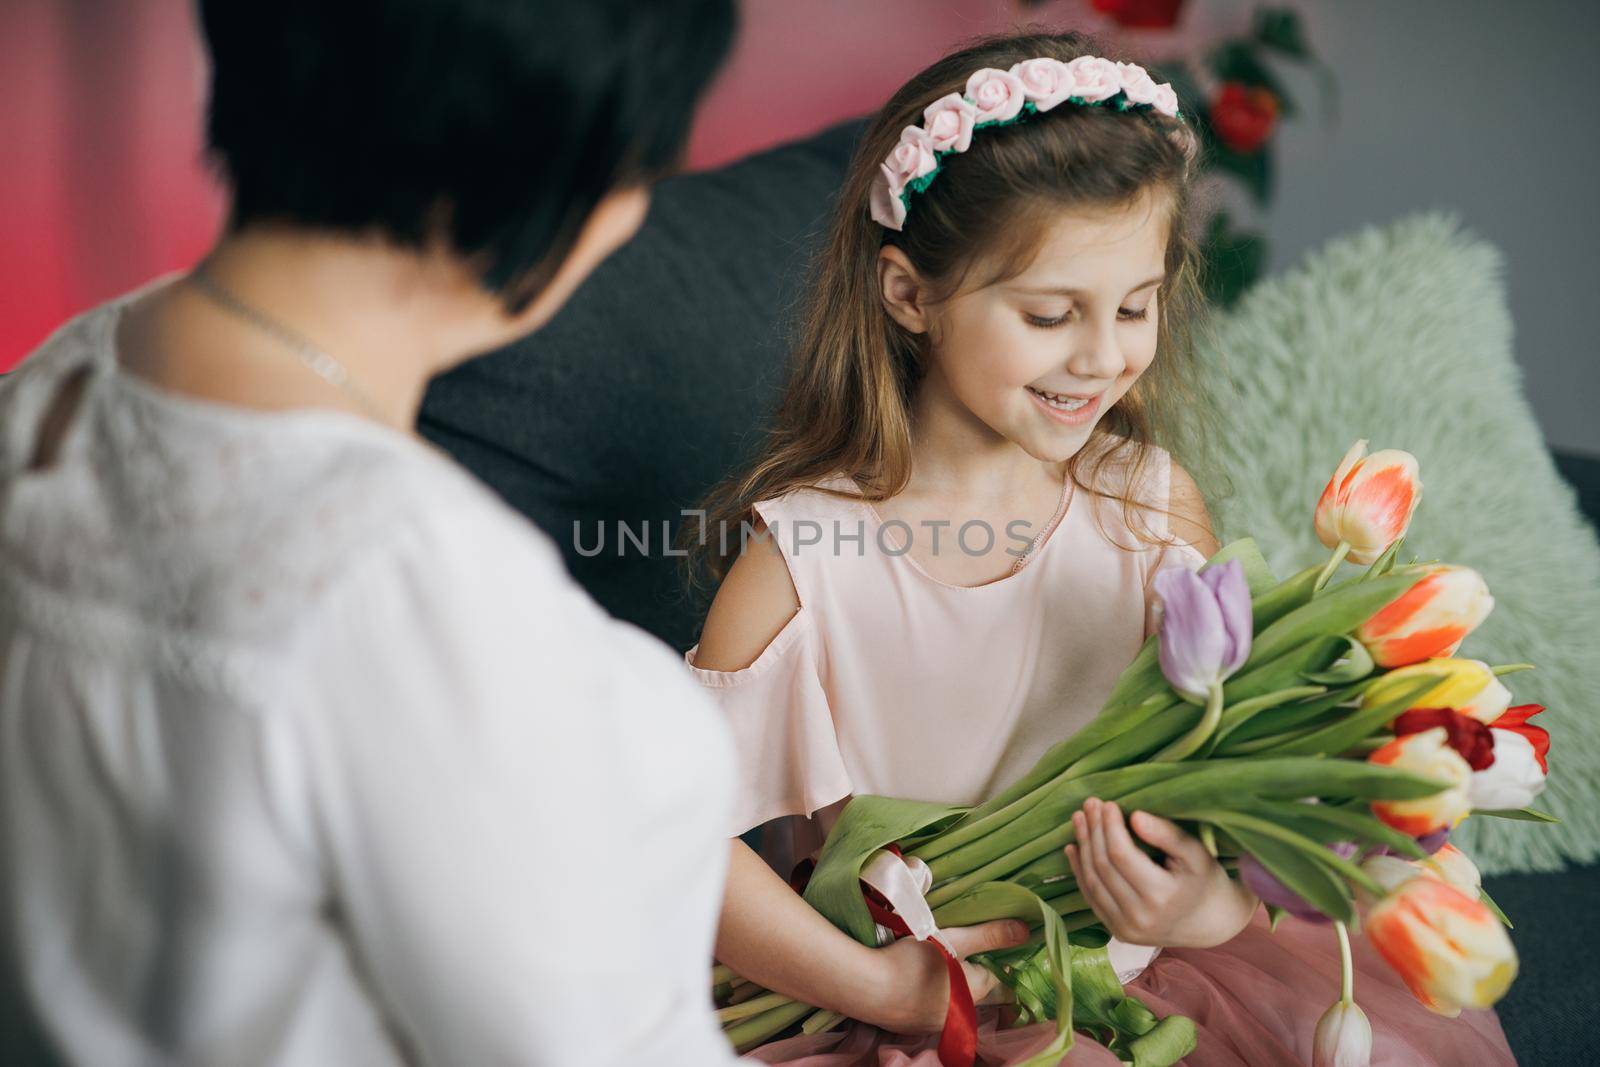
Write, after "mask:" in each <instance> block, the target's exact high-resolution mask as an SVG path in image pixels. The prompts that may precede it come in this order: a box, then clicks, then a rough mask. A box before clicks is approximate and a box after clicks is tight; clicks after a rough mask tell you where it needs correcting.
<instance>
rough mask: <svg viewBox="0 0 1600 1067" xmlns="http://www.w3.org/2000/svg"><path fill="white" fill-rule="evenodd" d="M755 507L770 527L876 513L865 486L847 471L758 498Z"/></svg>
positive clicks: (838, 520)
mask: <svg viewBox="0 0 1600 1067" xmlns="http://www.w3.org/2000/svg"><path fill="white" fill-rule="evenodd" d="M752 507H753V508H754V510H755V512H756V514H757V515H759V516H760V517H761V521H762V522H763V523H765V524H766V525H767V526H768V527H769V528H770V527H773V526H774V524H780V525H788V526H790V527H791V528H792V527H794V526H795V525H796V524H808V523H847V524H856V523H864V522H866V521H867V519H868V518H869V517H870V516H871V514H872V508H871V505H870V504H868V503H867V502H866V501H865V500H864V499H863V498H862V495H861V487H860V486H859V485H857V484H856V481H855V479H854V478H852V477H850V475H848V474H846V473H845V472H843V471H834V472H832V473H830V474H827V475H825V476H823V477H821V478H817V479H815V480H814V481H811V482H808V483H806V484H804V485H797V486H794V487H792V488H790V489H787V490H785V491H784V492H782V493H779V494H777V495H775V496H770V497H767V498H766V499H764V500H758V501H756V502H755V503H754V504H753V505H752Z"/></svg>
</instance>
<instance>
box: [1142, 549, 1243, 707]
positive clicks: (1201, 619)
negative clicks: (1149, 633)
mask: <svg viewBox="0 0 1600 1067" xmlns="http://www.w3.org/2000/svg"><path fill="white" fill-rule="evenodd" d="M1154 585H1155V591H1156V592H1157V593H1159V594H1160V595H1161V603H1162V610H1163V615H1162V619H1161V644H1160V649H1159V654H1160V659H1161V673H1162V674H1163V675H1165V676H1166V679H1167V682H1168V683H1169V684H1170V685H1171V686H1172V688H1173V689H1175V690H1177V691H1178V692H1179V693H1180V694H1182V695H1183V696H1184V697H1185V698H1186V699H1189V700H1192V701H1194V702H1195V703H1197V704H1203V703H1205V702H1206V699H1207V697H1208V696H1209V695H1210V693H1211V690H1212V688H1213V687H1214V686H1216V685H1219V684H1221V683H1222V682H1223V680H1225V679H1226V678H1228V676H1230V675H1231V674H1233V672H1234V671H1236V670H1238V669H1239V668H1240V667H1241V666H1243V665H1244V661H1245V660H1246V659H1248V658H1249V657H1250V639H1251V636H1252V629H1251V615H1250V587H1249V585H1247V584H1246V583H1245V580H1244V564H1242V563H1240V562H1239V561H1238V560H1236V559H1230V560H1228V562H1226V563H1224V564H1222V565H1221V566H1216V567H1208V568H1206V570H1205V571H1204V572H1198V573H1197V572H1195V571H1191V570H1189V569H1187V568H1184V567H1168V568H1166V569H1164V570H1161V571H1158V572H1157V573H1156V576H1155V581H1154Z"/></svg>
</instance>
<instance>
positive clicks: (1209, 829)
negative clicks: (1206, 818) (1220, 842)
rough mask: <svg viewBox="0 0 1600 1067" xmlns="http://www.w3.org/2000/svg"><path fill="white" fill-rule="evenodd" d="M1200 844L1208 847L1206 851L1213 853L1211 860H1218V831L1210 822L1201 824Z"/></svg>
mask: <svg viewBox="0 0 1600 1067" xmlns="http://www.w3.org/2000/svg"><path fill="white" fill-rule="evenodd" d="M1200 843H1201V844H1202V845H1204V846H1206V851H1207V852H1209V853H1211V858H1212V859H1216V858H1217V831H1216V828H1215V827H1214V826H1212V825H1211V824H1210V823H1208V822H1203V823H1201V824H1200Z"/></svg>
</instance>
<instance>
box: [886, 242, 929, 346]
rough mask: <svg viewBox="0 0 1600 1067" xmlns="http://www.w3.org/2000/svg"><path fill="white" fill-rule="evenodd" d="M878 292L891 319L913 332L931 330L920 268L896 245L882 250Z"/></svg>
mask: <svg viewBox="0 0 1600 1067" xmlns="http://www.w3.org/2000/svg"><path fill="white" fill-rule="evenodd" d="M878 292H879V293H880V294H881V295H882V297H883V306H884V308H885V309H886V310H887V311H888V312H889V315H890V317H891V318H893V319H894V321H896V322H898V323H899V324H900V325H901V326H904V327H905V328H906V329H907V330H909V331H910V332H912V333H926V332H927V330H928V320H929V315H928V308H927V306H926V305H925V304H924V303H923V296H924V293H925V292H926V287H925V286H924V285H923V283H922V277H921V275H919V274H918V273H917V268H916V267H913V266H912V265H911V261H910V260H909V259H907V258H906V254H905V253H904V252H902V251H901V250H900V249H898V248H896V247H895V246H894V245H884V246H883V248H881V249H879V251H878Z"/></svg>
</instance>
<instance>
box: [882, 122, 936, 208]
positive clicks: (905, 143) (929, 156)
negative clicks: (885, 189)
mask: <svg viewBox="0 0 1600 1067" xmlns="http://www.w3.org/2000/svg"><path fill="white" fill-rule="evenodd" d="M933 147H934V146H933V137H932V136H931V135H929V133H928V131H927V130H925V129H923V128H922V127H921V126H907V127H906V128H905V129H903V130H901V131H900V143H899V144H897V145H895V146H894V151H892V152H890V153H889V158H888V159H886V160H884V161H883V169H884V173H886V174H887V175H889V183H890V185H891V187H892V188H893V189H894V191H895V192H896V193H898V192H899V191H900V190H902V189H904V188H905V187H906V183H907V182H909V181H910V180H911V179H913V178H920V177H922V176H923V175H924V174H931V173H933V170H934V168H935V167H937V166H938V165H939V160H938V159H937V158H936V157H935V156H934V154H933Z"/></svg>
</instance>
